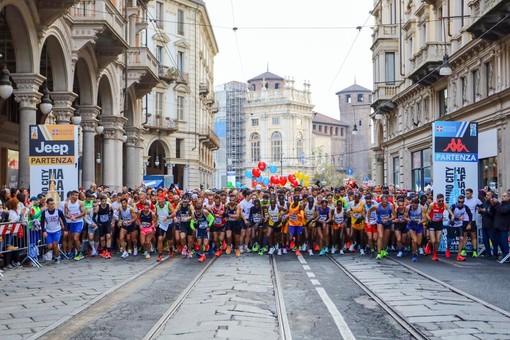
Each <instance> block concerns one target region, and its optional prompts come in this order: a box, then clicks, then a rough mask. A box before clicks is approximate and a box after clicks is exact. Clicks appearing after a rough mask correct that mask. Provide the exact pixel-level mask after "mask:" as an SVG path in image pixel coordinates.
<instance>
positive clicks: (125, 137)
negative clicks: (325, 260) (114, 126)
mask: <svg viewBox="0 0 510 340" xmlns="http://www.w3.org/2000/svg"><path fill="white" fill-rule="evenodd" d="M127 140H128V136H126V135H123V136H122V142H124V143H125V142H127Z"/></svg>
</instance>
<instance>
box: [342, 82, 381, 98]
mask: <svg viewBox="0 0 510 340" xmlns="http://www.w3.org/2000/svg"><path fill="white" fill-rule="evenodd" d="M348 92H372V90H369V89H367V88H366V87H363V86H361V85H358V84H353V85H351V86H349V87H347V88H345V89H343V90H340V91H338V92H337V93H335V94H336V95H337V96H338V95H339V94H341V93H348Z"/></svg>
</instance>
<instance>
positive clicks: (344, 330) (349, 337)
mask: <svg viewBox="0 0 510 340" xmlns="http://www.w3.org/2000/svg"><path fill="white" fill-rule="evenodd" d="M315 289H316V290H317V293H319V296H320V297H321V299H322V302H324V304H325V305H326V307H327V308H328V310H329V313H330V314H331V316H332V317H333V320H334V321H335V324H336V326H337V328H338V330H339V331H340V334H341V335H342V338H344V340H355V339H356V338H355V337H354V334H352V332H351V330H350V329H349V326H347V323H346V322H345V319H344V318H343V316H342V314H340V312H339V311H338V309H337V308H336V306H335V304H334V303H333V301H331V299H330V298H329V296H328V294H327V293H326V291H325V290H324V288H322V287H315Z"/></svg>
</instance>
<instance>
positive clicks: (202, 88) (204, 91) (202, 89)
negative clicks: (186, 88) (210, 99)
mask: <svg viewBox="0 0 510 340" xmlns="http://www.w3.org/2000/svg"><path fill="white" fill-rule="evenodd" d="M198 93H199V95H201V96H204V97H205V96H207V95H208V94H209V84H208V83H200V84H199V85H198Z"/></svg>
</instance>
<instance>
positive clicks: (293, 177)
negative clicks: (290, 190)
mask: <svg viewBox="0 0 510 340" xmlns="http://www.w3.org/2000/svg"><path fill="white" fill-rule="evenodd" d="M287 178H288V179H289V181H290V182H292V181H294V180H295V179H296V175H294V174H289V176H288V177H287Z"/></svg>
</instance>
